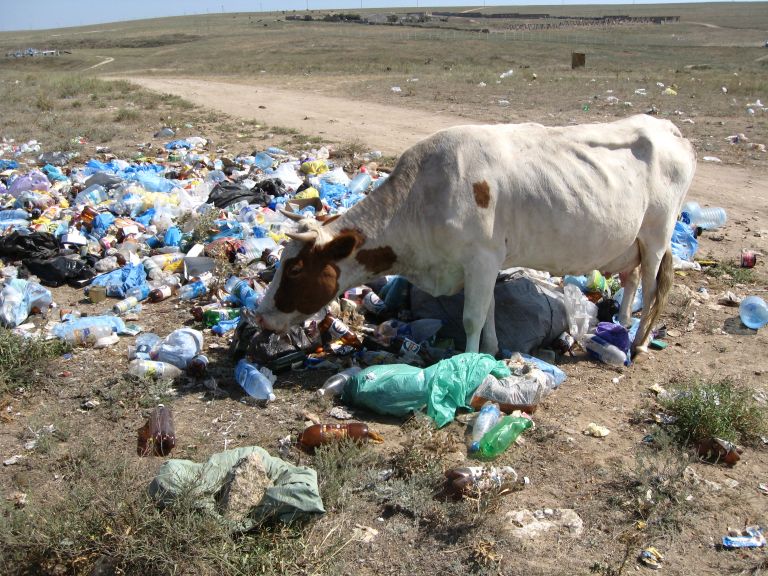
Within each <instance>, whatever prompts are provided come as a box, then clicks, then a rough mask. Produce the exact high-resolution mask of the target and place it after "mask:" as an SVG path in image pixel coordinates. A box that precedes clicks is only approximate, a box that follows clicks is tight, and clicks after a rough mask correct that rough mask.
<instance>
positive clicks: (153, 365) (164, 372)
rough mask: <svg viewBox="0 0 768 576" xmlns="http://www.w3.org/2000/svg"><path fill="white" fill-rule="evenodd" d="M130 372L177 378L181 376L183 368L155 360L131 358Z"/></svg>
mask: <svg viewBox="0 0 768 576" xmlns="http://www.w3.org/2000/svg"><path fill="white" fill-rule="evenodd" d="M128 372H129V373H131V374H133V375H134V376H144V377H148V378H176V377H178V376H181V370H179V369H178V368H176V366H174V365H173V364H167V363H166V362H156V361H154V360H139V359H136V360H131V362H130V363H129V364H128Z"/></svg>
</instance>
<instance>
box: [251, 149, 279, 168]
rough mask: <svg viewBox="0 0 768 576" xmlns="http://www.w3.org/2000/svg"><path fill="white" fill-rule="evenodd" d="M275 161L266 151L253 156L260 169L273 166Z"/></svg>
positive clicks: (255, 164)
mask: <svg viewBox="0 0 768 576" xmlns="http://www.w3.org/2000/svg"><path fill="white" fill-rule="evenodd" d="M274 163H275V159H274V158H272V156H270V155H269V154H267V153H266V152H259V153H258V154H256V155H255V156H254V157H253V165H254V166H256V167H257V168H258V169H260V170H267V169H269V168H272V164H274Z"/></svg>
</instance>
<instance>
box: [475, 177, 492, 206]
mask: <svg viewBox="0 0 768 576" xmlns="http://www.w3.org/2000/svg"><path fill="white" fill-rule="evenodd" d="M472 192H474V194H475V203H476V204H477V205H478V206H480V208H488V205H489V204H490V203H491V187H490V186H488V182H486V181H485V180H483V181H482V182H475V183H474V184H472Z"/></svg>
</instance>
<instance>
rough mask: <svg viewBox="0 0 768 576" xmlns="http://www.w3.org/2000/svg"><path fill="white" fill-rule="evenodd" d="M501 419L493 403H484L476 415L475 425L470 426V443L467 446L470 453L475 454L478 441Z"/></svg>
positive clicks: (499, 411)
mask: <svg viewBox="0 0 768 576" xmlns="http://www.w3.org/2000/svg"><path fill="white" fill-rule="evenodd" d="M500 419H501V410H500V409H499V405H498V404H496V403H495V402H486V403H485V405H484V406H483V407H482V408H481V409H480V412H478V414H477V418H476V419H475V423H474V425H473V426H472V443H471V444H470V446H469V451H470V452H477V451H478V450H479V449H480V440H482V439H483V436H485V434H486V433H487V432H488V431H489V430H490V429H491V428H493V427H494V426H495V425H496V423H497V422H498V421H499V420H500Z"/></svg>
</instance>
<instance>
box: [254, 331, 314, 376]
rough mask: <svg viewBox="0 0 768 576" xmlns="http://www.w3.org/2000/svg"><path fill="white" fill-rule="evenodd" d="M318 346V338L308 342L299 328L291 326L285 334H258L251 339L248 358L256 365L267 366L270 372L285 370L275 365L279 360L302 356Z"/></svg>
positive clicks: (305, 335) (264, 332)
mask: <svg viewBox="0 0 768 576" xmlns="http://www.w3.org/2000/svg"><path fill="white" fill-rule="evenodd" d="M319 345H320V339H319V337H318V338H317V339H315V340H314V341H313V340H310V338H309V337H308V336H307V334H306V332H305V331H304V329H303V328H302V327H301V326H292V327H291V328H290V329H289V330H288V332H286V333H285V334H278V333H276V332H267V331H263V332H259V333H256V334H255V335H254V336H253V337H252V338H251V342H250V346H249V356H250V357H251V358H253V360H254V361H255V362H256V363H257V364H264V365H267V366H268V367H269V368H270V369H271V370H275V369H276V368H277V369H278V370H279V369H281V368H285V366H284V365H282V364H275V363H276V362H277V361H278V360H280V359H281V358H284V357H287V356H291V355H297V357H298V356H299V355H303V353H305V352H307V351H309V350H314V349H316V348H317V347H318V346H319Z"/></svg>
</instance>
